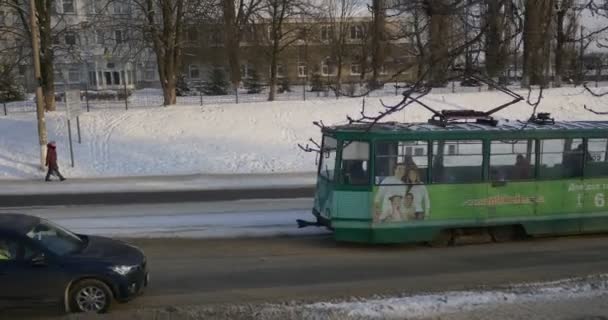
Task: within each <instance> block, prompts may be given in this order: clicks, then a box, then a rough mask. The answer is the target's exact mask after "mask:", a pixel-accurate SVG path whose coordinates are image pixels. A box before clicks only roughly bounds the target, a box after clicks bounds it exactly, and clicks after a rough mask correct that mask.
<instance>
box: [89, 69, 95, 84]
mask: <svg viewBox="0 0 608 320" xmlns="http://www.w3.org/2000/svg"><path fill="white" fill-rule="evenodd" d="M89 85H90V86H91V87H96V86H97V77H96V73H95V71H89Z"/></svg>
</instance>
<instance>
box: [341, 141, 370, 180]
mask: <svg viewBox="0 0 608 320" xmlns="http://www.w3.org/2000/svg"><path fill="white" fill-rule="evenodd" d="M341 168H342V182H343V183H344V184H349V185H359V186H360V185H368V184H369V143H368V142H361V141H345V142H344V145H343V147H342V166H341Z"/></svg>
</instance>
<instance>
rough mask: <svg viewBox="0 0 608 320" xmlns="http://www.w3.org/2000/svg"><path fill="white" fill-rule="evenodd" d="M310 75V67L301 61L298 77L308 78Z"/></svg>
mask: <svg viewBox="0 0 608 320" xmlns="http://www.w3.org/2000/svg"><path fill="white" fill-rule="evenodd" d="M307 76H308V68H307V67H306V64H304V63H302V62H300V63H298V77H300V78H306V77H307Z"/></svg>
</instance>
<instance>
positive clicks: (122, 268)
mask: <svg viewBox="0 0 608 320" xmlns="http://www.w3.org/2000/svg"><path fill="white" fill-rule="evenodd" d="M135 268H137V266H113V267H111V268H110V269H112V271H114V272H116V273H118V274H119V275H121V276H126V275H127V274H129V272H131V271H133V270H135Z"/></svg>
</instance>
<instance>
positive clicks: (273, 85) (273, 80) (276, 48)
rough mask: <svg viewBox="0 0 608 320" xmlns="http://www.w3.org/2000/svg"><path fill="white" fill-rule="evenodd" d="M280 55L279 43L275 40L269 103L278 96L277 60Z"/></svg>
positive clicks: (271, 63)
mask: <svg viewBox="0 0 608 320" xmlns="http://www.w3.org/2000/svg"><path fill="white" fill-rule="evenodd" d="M278 54H279V44H278V41H277V40H276V38H275V40H273V47H272V55H271V58H270V82H269V84H268V86H269V88H268V89H269V90H268V101H274V100H275V95H276V86H277V60H278V57H277V56H278Z"/></svg>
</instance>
